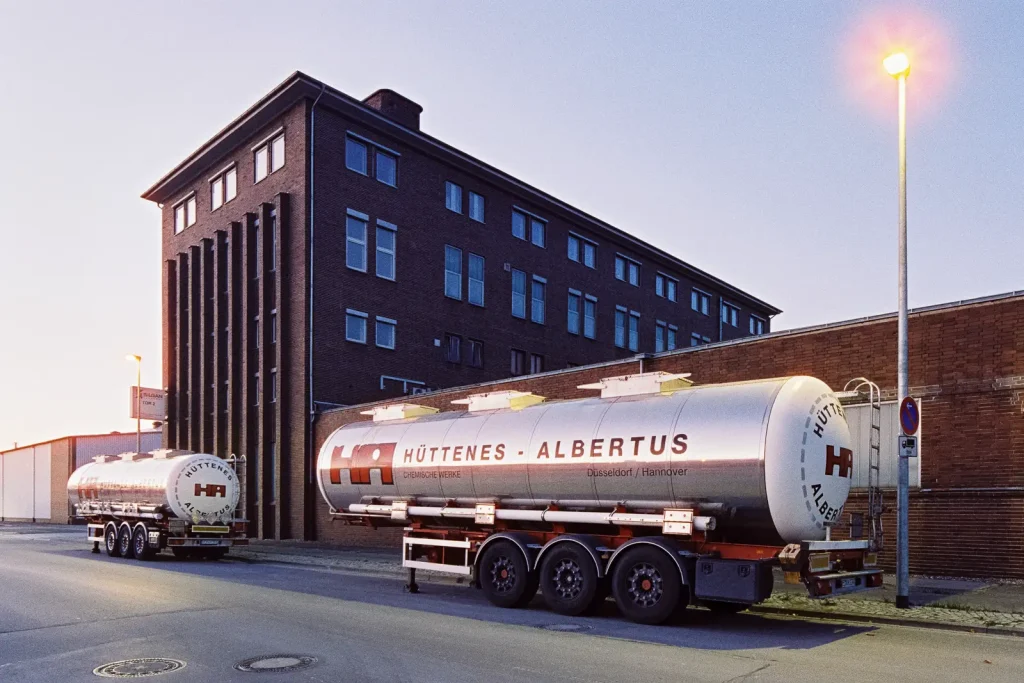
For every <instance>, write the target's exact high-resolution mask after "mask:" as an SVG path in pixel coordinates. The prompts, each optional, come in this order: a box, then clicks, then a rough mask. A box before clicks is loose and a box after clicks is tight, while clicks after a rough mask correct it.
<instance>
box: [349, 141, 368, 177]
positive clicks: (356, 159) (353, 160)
mask: <svg viewBox="0 0 1024 683" xmlns="http://www.w3.org/2000/svg"><path fill="white" fill-rule="evenodd" d="M345 168H347V169H349V170H350V171H355V172H356V173H362V174H363V175H366V174H367V163H366V145H364V144H363V143H361V142H359V141H358V140H355V139H353V138H351V137H346V138H345Z"/></svg>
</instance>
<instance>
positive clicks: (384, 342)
mask: <svg viewBox="0 0 1024 683" xmlns="http://www.w3.org/2000/svg"><path fill="white" fill-rule="evenodd" d="M396 325H398V321H396V320H392V319H391V318H382V317H380V316H379V315H378V316H377V329H376V334H375V335H374V338H373V341H374V342H375V343H376V344H377V346H379V347H381V348H382V349H394V348H395V326H396Z"/></svg>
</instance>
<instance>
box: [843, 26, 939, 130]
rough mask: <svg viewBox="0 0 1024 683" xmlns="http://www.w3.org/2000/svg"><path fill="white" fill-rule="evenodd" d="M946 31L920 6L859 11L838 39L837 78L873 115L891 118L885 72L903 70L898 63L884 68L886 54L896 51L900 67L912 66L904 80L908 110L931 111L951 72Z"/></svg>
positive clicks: (893, 56) (890, 92) (888, 79)
mask: <svg viewBox="0 0 1024 683" xmlns="http://www.w3.org/2000/svg"><path fill="white" fill-rule="evenodd" d="M950 34H951V32H950V31H949V30H948V29H947V27H946V26H944V25H943V24H942V23H941V22H940V21H939V19H938V18H936V17H935V16H932V15H930V14H927V13H926V12H925V11H923V10H915V9H912V8H903V9H898V10H896V9H880V10H876V11H873V12H870V13H867V14H864V15H861V16H860V17H859V19H858V20H857V21H856V22H855V23H854V24H853V25H852V26H851V27H850V30H849V31H847V33H846V35H845V37H844V38H843V40H842V50H843V59H842V65H843V68H842V74H841V78H842V80H843V83H844V86H845V88H846V90H847V93H848V95H849V96H850V98H851V99H852V100H854V101H855V102H856V103H857V104H858V105H859V106H860V107H862V108H864V109H866V110H868V111H869V112H871V113H872V114H873V115H875V116H877V117H878V118H879V119H890V118H892V117H893V116H894V115H895V111H896V108H895V107H894V106H893V100H894V98H895V97H896V90H895V88H894V87H893V82H892V78H891V77H890V75H889V74H890V73H893V70H895V73H894V74H893V75H897V76H898V75H899V74H900V73H901V72H903V71H904V70H905V69H900V68H898V67H899V66H901V65H900V64H898V63H895V64H892V68H890V63H889V59H893V61H894V62H898V61H900V60H898V59H897V56H898V55H902V58H903V59H905V60H906V61H905V65H906V68H910V65H913V73H912V75H911V77H910V78H909V79H908V81H907V82H908V84H909V85H908V87H909V88H910V90H911V96H912V98H913V103H914V106H913V107H911V109H910V113H911V115H912V116H913V117H916V116H920V115H924V114H927V113H929V112H931V111H934V110H936V109H937V108H938V106H939V105H940V104H941V103H942V101H943V97H944V95H945V94H946V92H947V90H948V89H949V86H950V85H951V83H952V81H953V78H954V76H955V73H954V68H953V67H954V64H953V59H952V46H951V39H950ZM883 60H884V61H885V64H884V68H880V67H882V66H883ZM887 72H888V73H887Z"/></svg>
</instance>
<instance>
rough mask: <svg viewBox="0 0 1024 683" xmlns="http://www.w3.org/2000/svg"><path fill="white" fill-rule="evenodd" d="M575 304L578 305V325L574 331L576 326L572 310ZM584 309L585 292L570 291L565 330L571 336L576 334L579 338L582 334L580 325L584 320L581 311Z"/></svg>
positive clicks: (576, 313) (576, 312)
mask: <svg viewBox="0 0 1024 683" xmlns="http://www.w3.org/2000/svg"><path fill="white" fill-rule="evenodd" d="M574 302H575V304H576V311H575V315H576V324H575V329H573V327H574V325H573V310H572V307H573V303H574ZM582 308H583V292H581V291H579V290H578V289H570V290H569V298H568V302H567V303H566V308H565V314H566V320H565V328H566V329H567V330H568V331H569V334H574V335H576V336H579V334H580V326H581V325H580V323H581V322H582V318H583V311H582V310H581V309H582Z"/></svg>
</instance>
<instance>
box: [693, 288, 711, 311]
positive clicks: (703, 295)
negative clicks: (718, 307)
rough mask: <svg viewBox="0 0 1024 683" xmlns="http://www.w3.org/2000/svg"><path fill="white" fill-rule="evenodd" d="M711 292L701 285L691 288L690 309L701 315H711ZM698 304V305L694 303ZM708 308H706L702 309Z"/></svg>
mask: <svg viewBox="0 0 1024 683" xmlns="http://www.w3.org/2000/svg"><path fill="white" fill-rule="evenodd" d="M711 298H712V296H711V293H710V292H705V291H704V290H703V289H700V288H699V287H691V288H690V310H692V311H694V312H695V313H700V314H701V315H706V316H710V315H711ZM694 304H696V305H694ZM702 309H706V310H702Z"/></svg>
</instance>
